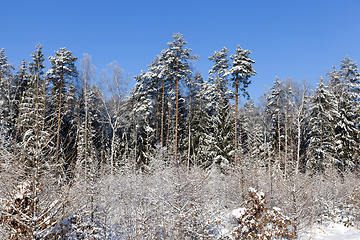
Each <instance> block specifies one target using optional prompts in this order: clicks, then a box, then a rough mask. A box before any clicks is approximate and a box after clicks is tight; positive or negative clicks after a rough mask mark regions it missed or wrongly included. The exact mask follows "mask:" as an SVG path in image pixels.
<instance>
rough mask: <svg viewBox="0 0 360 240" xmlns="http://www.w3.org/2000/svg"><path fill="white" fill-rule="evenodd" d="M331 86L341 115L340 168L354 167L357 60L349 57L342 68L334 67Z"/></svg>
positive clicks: (337, 146)
mask: <svg viewBox="0 0 360 240" xmlns="http://www.w3.org/2000/svg"><path fill="white" fill-rule="evenodd" d="M328 77H329V80H330V83H329V88H330V89H331V90H332V92H333V94H334V96H335V98H336V101H337V107H338V109H337V111H338V112H339V117H338V118H337V119H336V120H335V139H336V140H335V152H336V158H337V161H338V162H337V164H338V167H339V169H341V170H345V168H347V167H354V166H355V164H356V162H355V159H354V158H353V157H354V155H353V153H354V151H355V149H356V148H357V146H358V143H357V137H358V136H357V135H358V132H359V131H358V129H357V121H358V120H357V112H356V109H355V108H356V106H357V103H358V99H359V95H358V91H359V81H360V80H359V78H360V76H359V73H358V68H357V65H356V63H355V62H353V61H352V60H351V59H350V58H349V57H346V58H345V59H344V60H342V61H341V65H340V70H339V71H337V70H336V69H335V67H334V69H333V71H332V72H330V73H328Z"/></svg>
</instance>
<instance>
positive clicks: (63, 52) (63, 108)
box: [46, 47, 78, 159]
mask: <svg viewBox="0 0 360 240" xmlns="http://www.w3.org/2000/svg"><path fill="white" fill-rule="evenodd" d="M76 60H77V58H76V57H74V56H73V55H72V52H70V51H68V50H67V49H66V48H65V47H64V48H60V50H59V51H55V56H50V57H49V61H50V64H51V67H50V69H49V70H48V71H47V72H46V76H47V78H48V79H49V81H50V82H51V87H50V98H49V100H50V103H49V104H50V111H51V114H52V115H53V116H54V121H55V122H56V129H54V131H55V132H56V158H57V159H59V158H60V155H61V154H65V153H64V152H62V151H63V150H64V149H62V148H63V147H64V146H63V144H64V141H65V139H66V138H67V137H68V132H66V131H64V127H67V128H68V129H67V130H68V131H70V127H71V123H70V121H71V119H67V118H66V115H67V113H68V112H69V110H71V108H70V106H68V105H67V103H70V102H71V98H73V97H74V96H73V93H72V92H71V91H70V89H71V87H72V86H73V83H72V82H73V78H75V77H77V75H78V73H77V70H76V66H75V62H76Z"/></svg>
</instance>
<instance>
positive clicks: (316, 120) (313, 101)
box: [307, 78, 339, 172]
mask: <svg viewBox="0 0 360 240" xmlns="http://www.w3.org/2000/svg"><path fill="white" fill-rule="evenodd" d="M309 105H310V109H309V111H310V120H309V129H310V132H309V136H310V139H309V155H308V156H309V157H308V161H307V168H309V169H312V171H314V172H323V171H324V170H325V168H326V167H329V163H334V162H333V161H334V160H333V158H334V153H335V142H336V140H335V129H334V128H335V121H336V119H337V118H338V117H339V113H338V112H337V109H338V108H337V102H336V99H334V96H333V94H332V93H331V92H330V91H329V89H328V87H327V86H325V84H324V82H323V79H322V78H320V82H319V83H318V87H317V88H316V89H315V91H314V93H313V94H312V95H311V97H310V100H309Z"/></svg>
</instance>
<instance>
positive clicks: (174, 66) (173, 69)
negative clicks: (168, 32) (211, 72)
mask: <svg viewBox="0 0 360 240" xmlns="http://www.w3.org/2000/svg"><path fill="white" fill-rule="evenodd" d="M173 38H174V41H173V42H169V43H168V46H169V51H168V52H167V55H168V56H167V58H168V59H169V62H168V66H169V75H170V77H171V78H173V79H174V82H175V96H176V99H175V105H176V106H175V137H174V138H175V142H174V153H175V157H176V154H177V148H178V125H179V99H180V98H179V96H180V95H181V94H180V92H179V91H180V89H179V82H180V81H181V80H186V78H187V77H188V76H189V75H191V74H192V72H191V70H190V65H189V60H191V59H198V58H199V57H198V56H197V55H191V54H190V52H191V51H192V50H191V49H188V48H184V46H185V45H186V44H187V42H186V41H185V40H184V38H183V36H182V34H180V33H175V34H173Z"/></svg>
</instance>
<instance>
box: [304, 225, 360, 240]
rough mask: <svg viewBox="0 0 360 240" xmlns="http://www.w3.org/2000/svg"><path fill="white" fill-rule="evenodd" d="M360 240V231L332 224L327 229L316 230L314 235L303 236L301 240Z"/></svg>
mask: <svg viewBox="0 0 360 240" xmlns="http://www.w3.org/2000/svg"><path fill="white" fill-rule="evenodd" d="M306 239H311V240H325V239H326V240H360V231H359V230H358V229H356V228H354V227H345V226H344V225H341V224H331V225H329V226H327V227H321V228H317V229H314V231H313V233H312V234H308V235H303V236H302V237H301V240H306Z"/></svg>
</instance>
